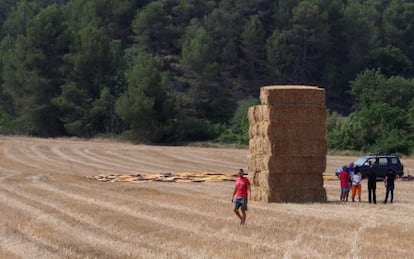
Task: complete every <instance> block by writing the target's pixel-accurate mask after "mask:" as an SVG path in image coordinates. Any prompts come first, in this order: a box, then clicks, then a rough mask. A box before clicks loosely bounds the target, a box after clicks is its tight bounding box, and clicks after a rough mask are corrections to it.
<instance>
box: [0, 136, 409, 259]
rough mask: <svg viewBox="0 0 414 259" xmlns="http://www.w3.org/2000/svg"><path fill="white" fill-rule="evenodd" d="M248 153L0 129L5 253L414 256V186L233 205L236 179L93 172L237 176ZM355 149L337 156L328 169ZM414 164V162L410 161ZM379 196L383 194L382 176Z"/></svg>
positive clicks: (330, 185) (332, 186)
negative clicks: (241, 210)
mask: <svg viewBox="0 0 414 259" xmlns="http://www.w3.org/2000/svg"><path fill="white" fill-rule="evenodd" d="M247 155H248V151H247V150H245V149H225V148H222V149H221V148H220V149H217V148H198V147H162V146H145V145H132V144H128V143H117V142H113V141H105V140H99V141H98V140H95V141H83V140H76V139H36V138H24V137H0V206H1V214H0V257H1V258H48V259H50V258H242V257H243V258H304V257H305V258H311V257H313V258H315V257H318V258H321V257H322V258H328V257H329V258H409V257H411V258H412V257H413V253H412V249H413V245H414V243H413V242H414V194H413V189H414V182H408V181H401V180H398V181H397V183H396V190H395V201H394V204H382V203H378V204H376V205H373V204H369V203H367V193H366V182H364V185H363V201H362V202H361V203H350V202H349V203H342V204H341V203H339V202H338V197H339V187H338V186H339V182H338V181H337V180H331V181H326V182H325V183H324V186H325V188H326V190H327V194H328V200H329V201H328V202H326V203H308V204H293V203H287V204H276V203H272V204H267V203H260V202H254V201H251V202H250V207H249V212H248V218H247V223H246V225H245V226H240V225H239V222H238V220H237V219H236V217H235V216H234V215H233V213H232V208H231V203H230V198H231V194H232V190H233V183H232V182H228V181H227V182H204V183H162V182H115V183H109V182H105V183H103V182H98V181H94V180H89V179H87V178H86V177H85V176H94V175H99V174H104V175H107V174H134V173H148V174H149V173H162V172H172V173H179V172H220V173H234V172H236V170H237V169H238V168H240V167H243V168H246V163H247ZM353 159H354V157H340V156H328V159H327V163H328V164H327V170H326V172H327V174H333V173H332V172H333V171H334V168H335V167H336V166H337V165H340V164H344V163H348V162H350V161H351V160H353ZM403 163H404V165H405V168H406V169H409V170H410V171H411V172H412V171H413V170H414V160H413V159H412V158H405V159H403ZM377 189H378V190H377V196H378V200H379V201H381V200H382V199H383V198H384V188H383V185H382V183H381V182H379V183H378V186H377Z"/></svg>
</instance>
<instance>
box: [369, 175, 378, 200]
mask: <svg viewBox="0 0 414 259" xmlns="http://www.w3.org/2000/svg"><path fill="white" fill-rule="evenodd" d="M376 188H377V173H376V172H375V171H374V170H370V171H369V172H368V202H369V203H371V195H372V201H373V202H374V204H376V203H377V196H376V194H375V189H376Z"/></svg>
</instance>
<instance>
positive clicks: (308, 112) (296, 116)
mask: <svg viewBox="0 0 414 259" xmlns="http://www.w3.org/2000/svg"><path fill="white" fill-rule="evenodd" d="M247 116H248V119H249V122H250V123H257V122H262V121H269V122H285V123H286V122H290V123H292V122H301V123H304V122H313V123H315V122H317V123H325V121H326V118H327V117H328V111H327V109H326V107H325V105H320V106H306V105H275V106H273V105H255V106H251V107H250V108H249V109H248V113H247Z"/></svg>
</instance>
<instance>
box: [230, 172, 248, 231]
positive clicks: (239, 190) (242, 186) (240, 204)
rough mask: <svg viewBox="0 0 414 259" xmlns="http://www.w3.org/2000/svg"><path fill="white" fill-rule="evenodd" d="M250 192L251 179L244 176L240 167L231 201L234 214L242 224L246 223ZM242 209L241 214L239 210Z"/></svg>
mask: <svg viewBox="0 0 414 259" xmlns="http://www.w3.org/2000/svg"><path fill="white" fill-rule="evenodd" d="M249 192H250V181H249V179H248V178H246V177H244V171H243V169H239V173H238V176H237V178H236V182H235V185H234V191H233V196H232V197H231V202H232V203H233V211H234V214H236V216H237V217H238V218H239V219H240V224H241V225H244V224H245V223H246V211H247V200H248V197H249ZM239 209H241V213H242V214H241V215H240V212H239Z"/></svg>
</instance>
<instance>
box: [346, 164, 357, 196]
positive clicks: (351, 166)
mask: <svg viewBox="0 0 414 259" xmlns="http://www.w3.org/2000/svg"><path fill="white" fill-rule="evenodd" d="M346 171H347V172H348V175H349V184H348V191H347V193H346V201H348V196H349V191H351V189H352V176H353V175H354V174H355V167H354V162H351V163H350V164H349V166H348V167H347V168H346Z"/></svg>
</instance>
